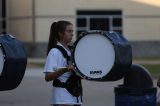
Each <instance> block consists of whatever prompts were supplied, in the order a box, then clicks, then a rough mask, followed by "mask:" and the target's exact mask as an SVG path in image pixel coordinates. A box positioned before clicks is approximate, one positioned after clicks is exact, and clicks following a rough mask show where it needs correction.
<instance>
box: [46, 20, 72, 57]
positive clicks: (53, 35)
mask: <svg viewBox="0 0 160 106" xmlns="http://www.w3.org/2000/svg"><path fill="white" fill-rule="evenodd" d="M68 25H72V23H71V22H69V21H64V20H61V21H58V22H53V23H52V25H51V28H50V35H49V41H48V47H47V54H48V53H49V51H50V50H51V49H52V48H54V47H55V46H56V45H57V41H59V40H60V36H59V33H64V31H65V29H66V26H68Z"/></svg>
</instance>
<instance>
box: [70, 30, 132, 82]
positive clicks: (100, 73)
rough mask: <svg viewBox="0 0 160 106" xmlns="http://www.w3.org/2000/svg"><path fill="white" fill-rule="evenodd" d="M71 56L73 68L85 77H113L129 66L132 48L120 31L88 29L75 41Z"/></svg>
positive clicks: (104, 79)
mask: <svg viewBox="0 0 160 106" xmlns="http://www.w3.org/2000/svg"><path fill="white" fill-rule="evenodd" d="M72 60H73V64H74V66H75V68H76V72H77V73H78V74H79V75H80V76H81V77H83V78H84V79H87V80H97V81H116V80H119V79H121V78H122V77H124V74H125V72H126V71H127V70H128V69H129V68H130V66H131V64H132V49H131V45H130V44H129V42H128V41H127V39H125V38H124V36H123V35H120V34H118V33H116V32H113V31H110V32H107V31H90V32H86V33H83V34H82V36H81V37H80V38H78V39H77V40H76V42H75V43H74V46H73V49H72Z"/></svg>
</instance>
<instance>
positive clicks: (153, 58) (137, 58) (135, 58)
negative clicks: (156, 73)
mask: <svg viewBox="0 0 160 106" xmlns="http://www.w3.org/2000/svg"><path fill="white" fill-rule="evenodd" d="M133 60H148V61H149V60H160V57H133Z"/></svg>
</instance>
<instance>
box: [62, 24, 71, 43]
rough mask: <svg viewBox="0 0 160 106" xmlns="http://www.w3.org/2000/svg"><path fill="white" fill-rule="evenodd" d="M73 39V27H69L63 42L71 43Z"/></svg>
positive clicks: (64, 34)
mask: <svg viewBox="0 0 160 106" xmlns="http://www.w3.org/2000/svg"><path fill="white" fill-rule="evenodd" d="M72 37H73V25H67V26H66V29H65V31H64V33H63V36H62V40H63V42H65V43H70V42H71V40H72Z"/></svg>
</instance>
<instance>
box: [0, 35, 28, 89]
mask: <svg viewBox="0 0 160 106" xmlns="http://www.w3.org/2000/svg"><path fill="white" fill-rule="evenodd" d="M26 65H27V55H26V53H25V50H24V47H23V45H22V43H21V42H20V41H18V40H16V38H15V37H13V36H11V35H8V34H0V91H4V90H11V89H14V88H16V87H18V85H19V84H20V82H21V81H22V79H23V76H24V73H25V69H26Z"/></svg>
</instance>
